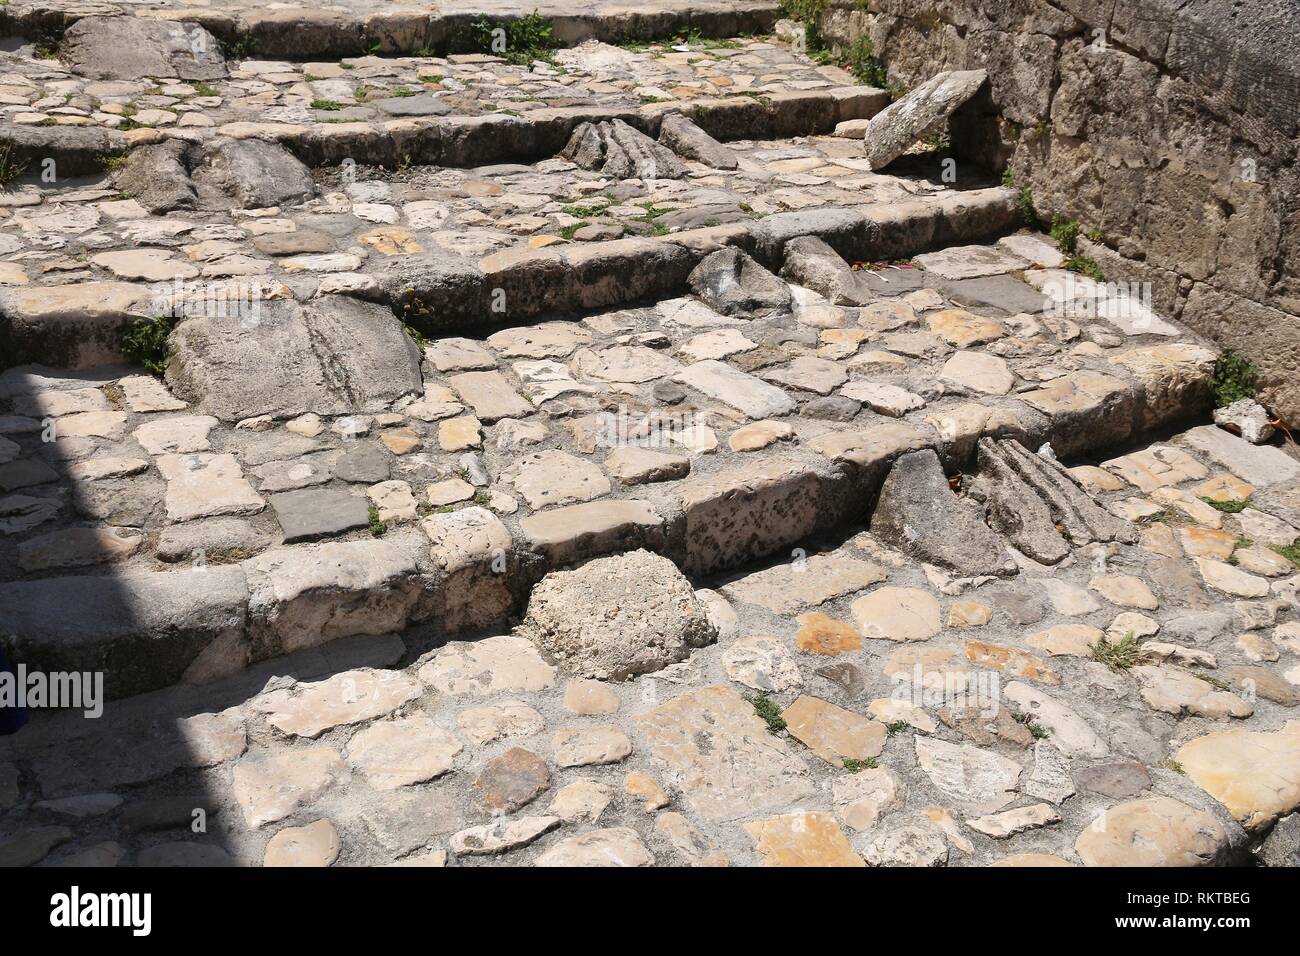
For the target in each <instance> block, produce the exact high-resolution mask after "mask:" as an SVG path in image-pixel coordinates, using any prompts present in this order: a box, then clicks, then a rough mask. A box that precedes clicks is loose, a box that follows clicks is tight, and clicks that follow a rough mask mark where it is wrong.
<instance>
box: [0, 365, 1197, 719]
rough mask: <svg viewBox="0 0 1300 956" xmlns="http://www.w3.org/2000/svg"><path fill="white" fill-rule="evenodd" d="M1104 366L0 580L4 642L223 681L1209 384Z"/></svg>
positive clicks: (1119, 416) (756, 536)
mask: <svg viewBox="0 0 1300 956" xmlns="http://www.w3.org/2000/svg"><path fill="white" fill-rule="evenodd" d="M1111 365H1112V367H1113V371H1114V374H1113V375H1112V376H1102V375H1098V374H1096V373H1091V372H1081V373H1074V374H1071V375H1069V376H1066V377H1065V378H1064V379H1062V380H1058V381H1057V382H1056V383H1054V384H1053V386H1052V387H1051V388H1046V389H1040V390H1038V391H1036V392H1029V393H1024V394H1023V399H1024V400H1023V402H1017V403H1014V405H1015V407H1016V408H1018V410H1019V412H1020V415H1019V417H1016V416H1014V415H1013V416H1011V417H1008V416H1007V415H1005V414H1003V415H996V414H991V410H990V409H987V408H981V407H980V406H978V405H974V406H972V405H964V406H959V407H957V408H955V409H952V410H950V411H949V412H948V413H946V414H945V413H939V414H935V415H931V416H929V417H927V418H926V419H925V420H924V421H923V422H916V423H910V422H902V421H900V422H896V423H888V424H877V425H871V426H868V427H859V428H855V429H852V430H846V431H834V432H830V433H827V434H825V435H823V436H822V437H820V438H815V439H813V440H811V441H810V442H808V444H807V446H806V447H796V448H791V449H788V450H784V451H781V452H779V453H777V454H774V455H771V456H757V458H756V460H753V461H743V462H742V461H737V463H736V464H734V465H728V466H723V467H718V468H715V469H713V470H710V471H705V472H702V473H700V474H692V475H690V476H688V477H687V478H685V479H683V480H680V481H672V482H666V483H662V484H651V485H647V486H644V487H638V486H633V487H630V488H627V489H625V490H624V491H623V492H622V496H620V497H615V498H601V499H599V500H590V501H579V502H578V503H575V504H568V505H563V506H561V507H557V508H553V509H550V510H541V511H537V512H534V513H533V514H530V515H526V516H524V517H522V518H518V519H516V518H513V517H511V516H508V515H503V516H501V517H498V516H497V515H495V514H493V513H492V512H491V511H489V510H487V509H486V508H483V507H479V506H474V507H469V508H465V509H462V510H460V511H453V512H449V513H435V514H432V515H429V516H428V517H426V518H424V519H423V520H422V521H421V522H420V526H421V530H420V531H414V530H412V531H403V532H397V533H394V534H392V535H390V536H386V537H384V538H382V539H379V540H353V541H341V542H326V543H320V544H308V545H299V546H286V547H281V548H278V549H273V550H271V551H267V552H265V553H263V554H261V555H258V556H256V557H253V558H249V559H247V560H244V561H242V562H239V563H236V564H230V565H224V566H210V567H203V568H192V569H188V570H183V571H165V572H145V573H128V574H122V575H117V576H95V575H87V576H80V575H74V576H65V577H57V578H37V579H33V580H26V581H18V582H13V583H8V584H2V585H0V606H3V607H4V608H5V611H6V629H7V631H8V632H9V638H8V643H9V645H10V650H11V651H12V652H13V656H14V657H15V659H16V660H18V661H21V662H24V663H26V664H27V665H28V666H29V667H31V668H34V669H35V668H39V669H42V670H77V671H102V672H104V673H105V679H106V688H107V692H108V694H109V696H111V697H121V696H130V695H134V694H139V693H143V692H145V691H149V690H154V689H158V688H161V687H165V686H168V685H170V684H172V683H176V682H193V683H205V682H207V681H211V680H215V679H218V678H223V677H228V676H230V675H232V674H234V673H237V672H238V671H239V670H241V669H242V668H244V667H247V666H248V665H250V664H252V663H256V662H258V661H263V660H267V659H269V658H273V657H275V656H277V655H280V654H285V653H291V652H295V651H300V650H305V649H308V648H311V647H313V646H316V645H318V644H322V643H325V642H328V641H331V640H334V639H338V638H342V637H348V636H352V635H357V634H385V633H394V632H398V631H402V630H404V629H406V628H408V627H411V626H416V625H423V626H426V627H429V628H432V629H433V631H434V632H440V633H457V632H460V631H464V630H472V629H478V628H483V627H488V626H492V625H501V624H503V623H505V622H507V621H508V620H509V619H510V618H511V616H512V615H513V614H515V613H517V612H518V611H519V610H520V609H521V608H522V606H523V603H524V601H525V600H526V597H527V594H528V592H529V590H530V588H531V586H532V585H533V584H534V583H535V582H536V581H537V580H539V579H540V577H541V576H542V575H543V574H544V573H546V572H547V571H549V570H552V569H555V568H557V567H562V566H564V565H567V564H572V563H574V562H578V561H583V560H586V559H589V558H592V557H596V556H599V555H604V554H609V553H616V552H620V551H625V550H631V549H635V548H648V549H650V550H654V551H657V552H659V553H662V554H664V555H666V556H667V557H669V558H671V559H672V560H673V561H674V562H675V563H676V564H678V566H679V567H681V568H682V570H683V571H684V572H686V573H687V574H691V575H697V576H699V575H709V574H717V573H718V572H722V571H726V570H730V569H734V568H738V567H742V566H744V565H746V564H749V563H751V562H753V561H755V560H757V559H760V558H764V557H767V556H769V555H772V554H774V553H777V552H780V551H783V550H786V549H790V548H795V547H797V546H798V545H799V544H800V543H803V542H807V541H808V540H809V539H810V538H813V537H815V536H816V535H818V534H821V533H825V532H829V531H843V530H845V529H849V528H852V527H856V526H860V525H862V524H863V523H865V522H866V521H867V520H869V518H870V513H871V508H872V507H873V504H874V500H875V497H876V494H877V492H878V490H879V488H880V484H881V482H882V481H883V480H884V478H885V476H886V474H887V473H888V471H889V468H890V465H891V463H892V462H893V461H894V459H896V458H897V457H898V456H899V455H901V454H904V453H906V452H910V451H915V450H918V449H926V448H929V449H934V450H935V451H936V452H937V453H938V454H939V456H940V458H941V459H942V460H943V461H944V462H945V463H946V464H947V465H948V466H949V467H950V468H956V467H963V466H965V465H966V464H967V463H968V462H969V460H970V457H971V454H972V450H973V448H974V446H975V443H976V442H977V440H978V439H979V438H981V437H982V436H985V435H993V436H998V437H1006V436H1013V437H1016V438H1017V439H1018V440H1020V441H1021V442H1022V443H1024V444H1025V445H1027V446H1028V447H1030V448H1037V447H1038V446H1039V445H1041V444H1043V443H1052V444H1053V445H1054V446H1057V447H1069V448H1071V449H1072V450H1073V451H1074V452H1076V453H1080V454H1081V453H1086V452H1088V451H1093V450H1100V449H1104V448H1109V447H1114V446H1116V445H1120V444H1123V443H1125V442H1128V441H1130V440H1133V439H1136V438H1137V437H1139V436H1140V435H1143V434H1148V433H1151V432H1155V431H1159V430H1161V429H1163V428H1165V427H1167V426H1169V425H1171V424H1173V423H1174V421H1176V420H1178V419H1180V418H1183V417H1185V414H1186V413H1187V412H1188V411H1189V410H1191V409H1194V408H1195V407H1196V403H1195V402H1194V401H1188V403H1187V404H1175V403H1173V402H1171V401H1170V397H1171V395H1173V394H1175V393H1176V394H1178V395H1180V396H1183V397H1187V396H1195V395H1196V394H1198V393H1199V394H1205V393H1206V392H1207V390H1208V386H1209V381H1210V377H1211V374H1212V369H1213V353H1212V352H1210V351H1208V350H1206V349H1204V348H1202V347H1200V346H1196V345H1162V346H1154V347H1145V348H1136V349H1132V350H1130V351H1127V352H1123V353H1121V354H1119V355H1116V356H1115V357H1114V358H1113V359H1112V360H1111ZM551 455H552V458H551V459H550V461H548V462H542V463H541V464H539V466H538V467H539V468H540V469H542V470H541V471H539V472H538V474H537V475H535V476H534V486H535V487H536V488H538V489H542V490H543V491H544V492H545V493H547V494H549V493H551V492H553V491H554V490H556V489H557V488H558V489H559V490H560V493H561V494H563V489H564V488H565V487H567V484H566V482H568V481H569V480H570V479H571V478H572V477H573V475H572V470H573V467H574V466H575V465H580V464H582V462H581V461H580V460H579V459H576V458H574V457H573V456H571V455H568V454H567V453H559V452H553V453H551ZM597 474H599V472H597ZM520 487H521V486H520V485H519V483H518V481H516V488H517V489H518V488H520ZM523 493H524V495H525V497H528V496H529V494H530V491H529V488H528V487H524V488H523ZM580 496H581V495H580ZM503 518H504V519H505V520H502V519H503ZM506 522H509V524H507V523H506ZM421 532H422V533H421Z"/></svg>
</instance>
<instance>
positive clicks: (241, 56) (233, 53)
mask: <svg viewBox="0 0 1300 956" xmlns="http://www.w3.org/2000/svg"><path fill="white" fill-rule="evenodd" d="M217 44H218V45H219V46H220V47H221V55H222V56H223V57H225V58H226V59H227V60H247V59H248V58H249V57H251V56H252V55H253V54H254V53H256V52H257V37H255V36H253V35H252V34H248V33H244V34H240V35H239V36H236V37H233V38H231V39H229V40H222V39H220V38H218V40H217Z"/></svg>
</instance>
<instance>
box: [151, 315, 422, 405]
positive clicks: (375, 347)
mask: <svg viewBox="0 0 1300 956" xmlns="http://www.w3.org/2000/svg"><path fill="white" fill-rule="evenodd" d="M171 349H172V356H173V358H172V361H171V362H170V363H169V364H168V367H167V383H168V385H170V386H171V388H172V390H173V391H174V392H175V393H176V394H177V395H179V396H181V397H182V398H184V399H186V400H187V401H190V402H193V403H194V404H196V405H198V406H199V407H201V408H203V409H204V410H206V411H210V412H211V413H212V414H213V415H215V416H217V417H218V418H220V419H222V420H223V421H239V420H241V419H245V418H252V417H254V416H257V415H268V414H269V415H273V416H275V417H283V418H288V417H291V416H294V415H301V414H302V413H304V412H315V413H317V414H322V415H324V414H330V415H339V414H347V413H349V412H359V411H375V410H378V409H379V408H380V407H382V406H384V405H386V404H387V403H388V402H391V401H393V400H394V399H396V398H399V397H401V396H402V395H404V394H407V393H415V392H419V391H420V390H421V388H422V382H421V378H420V353H419V350H418V349H417V348H416V347H415V343H414V342H412V341H411V339H410V337H409V336H407V335H406V334H405V333H404V332H403V331H402V326H401V323H399V322H398V321H397V320H396V319H395V318H394V317H393V315H392V313H391V312H389V311H388V310H387V309H384V308H382V307H381V306H377V305H371V304H369V303H365V302H360V301H358V300H356V299H351V298H345V297H342V296H326V297H324V298H319V299H316V300H314V301H313V302H312V303H311V305H309V306H299V305H297V304H296V303H293V302H287V303H286V302H263V303H261V316H260V319H259V320H258V321H256V322H252V323H250V322H246V321H242V320H241V318H240V317H239V316H234V315H231V316H227V317H225V318H215V317H207V316H202V317H195V318H192V319H188V320H186V321H185V322H182V323H181V324H180V325H179V326H178V327H177V329H176V331H175V333H174V334H173V336H172V342H171ZM322 356H328V357H329V358H328V361H326V360H325V359H323V358H322ZM250 370H256V371H255V373H253V374H250Z"/></svg>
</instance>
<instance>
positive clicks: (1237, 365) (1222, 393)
mask: <svg viewBox="0 0 1300 956" xmlns="http://www.w3.org/2000/svg"><path fill="white" fill-rule="evenodd" d="M1258 379H1259V373H1258V370H1257V369H1256V368H1255V366H1254V365H1253V364H1252V363H1251V361H1250V360H1249V359H1247V358H1244V357H1243V356H1240V355H1238V354H1237V353H1236V352H1234V351H1232V350H1231V349H1228V350H1227V351H1225V352H1224V353H1223V354H1222V355H1220V356H1219V358H1218V360H1217V361H1216V362H1215V363H1214V378H1213V379H1212V380H1211V387H1212V388H1213V389H1214V405H1215V407H1216V408H1223V407H1225V406H1227V405H1231V404H1232V403H1233V402H1237V401H1240V400H1241V399H1243V398H1254V397H1255V389H1256V387H1257V386H1258Z"/></svg>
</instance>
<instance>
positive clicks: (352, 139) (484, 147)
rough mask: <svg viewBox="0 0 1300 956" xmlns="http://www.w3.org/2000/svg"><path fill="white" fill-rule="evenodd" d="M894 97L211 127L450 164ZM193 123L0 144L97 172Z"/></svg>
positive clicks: (733, 129) (527, 159) (303, 147)
mask: <svg viewBox="0 0 1300 956" xmlns="http://www.w3.org/2000/svg"><path fill="white" fill-rule="evenodd" d="M888 104H889V94H888V93H886V92H885V91H884V90H879V89H876V88H875V87H870V86H845V87H837V88H834V89H831V90H807V91H789V92H780V93H769V94H764V95H762V96H736V97H729V98H717V97H714V98H699V99H693V100H689V101H685V102H669V103H649V104H644V105H642V106H632V105H629V106H626V107H593V106H575V107H548V108H544V109H531V110H525V111H522V112H520V113H519V114H518V115H511V114H503V113H487V114H481V115H449V116H433V117H422V116H412V117H406V118H400V119H389V120H386V121H369V122H361V121H354V122H327V123H286V122H273V121H257V122H254V121H250V120H246V119H240V120H233V121H230V122H226V123H223V124H221V125H218V126H215V127H214V128H211V129H210V130H209V131H208V132H209V133H210V134H215V135H218V136H228V137H231V138H232V139H263V140H269V141H274V142H277V143H280V144H281V145H282V146H284V147H285V148H286V149H288V150H289V151H290V152H292V153H293V154H294V155H295V156H297V157H298V158H299V159H300V160H302V161H303V162H304V163H307V164H308V165H310V166H325V165H337V164H339V163H341V162H343V161H345V160H350V161H354V162H358V161H364V162H365V163H366V164H367V165H371V166H382V167H386V168H388V169H394V168H397V167H399V166H408V165H412V164H415V165H441V166H449V167H453V168H468V167H474V166H489V165H493V164H499V163H531V162H537V161H539V160H542V159H546V158H548V157H551V156H554V155H556V154H557V153H559V152H560V150H561V149H563V148H564V146H565V144H566V143H567V142H568V141H569V138H570V137H571V136H572V135H573V131H574V130H575V129H576V128H577V127H578V126H580V125H581V124H583V123H587V122H600V121H609V120H613V119H620V120H622V121H624V122H626V123H628V124H630V125H632V126H634V127H636V128H637V129H639V130H641V131H642V132H644V133H646V134H647V135H649V136H658V135H659V127H660V124H661V122H662V120H663V116H664V114H665V113H667V112H669V111H672V112H678V113H681V114H683V115H685V116H688V117H690V119H692V120H693V121H694V122H695V123H696V124H697V125H698V126H700V128H702V129H704V130H705V131H706V132H707V133H709V134H710V135H711V136H713V137H714V138H715V139H719V140H724V141H726V140H735V139H741V138H745V139H785V138H791V137H795V136H813V135H819V134H827V133H830V132H831V131H832V130H834V129H835V127H836V126H837V125H838V124H840V123H842V122H845V121H848V120H855V119H867V118H869V117H871V116H874V115H875V114H876V113H878V112H879V111H880V110H882V109H884V108H885V106H887V105H888ZM192 133H193V130H192V129H188V130H187V129H150V128H140V129H135V130H131V131H129V132H119V131H118V130H115V129H100V128H95V127H88V126H53V125H52V126H15V125H8V124H6V125H0V148H6V149H8V150H9V153H10V155H11V157H12V159H13V161H14V163H15V164H18V165H21V166H23V167H25V168H41V167H42V163H44V162H45V161H46V160H50V159H52V160H53V161H54V163H55V168H56V169H58V170H59V171H60V175H62V176H83V175H93V174H95V173H98V172H102V171H104V169H105V168H106V164H107V163H110V162H112V161H113V160H114V158H115V157H121V156H123V155H125V154H127V153H129V152H130V151H131V150H132V149H134V148H137V147H140V146H145V145H150V144H154V143H161V142H166V141H168V140H169V139H173V138H174V139H181V140H184V139H186V138H187V134H192Z"/></svg>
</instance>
